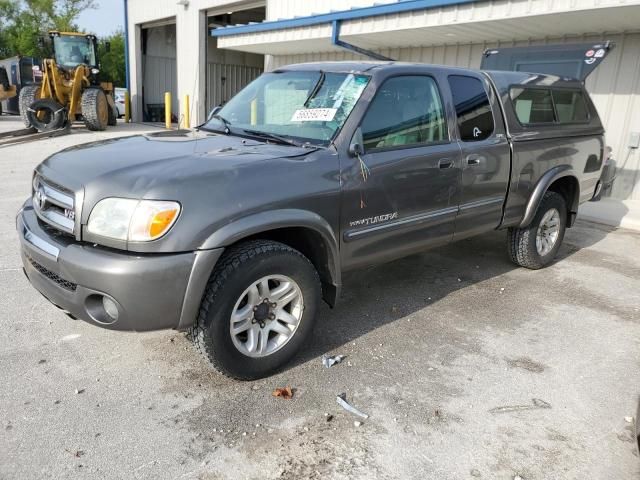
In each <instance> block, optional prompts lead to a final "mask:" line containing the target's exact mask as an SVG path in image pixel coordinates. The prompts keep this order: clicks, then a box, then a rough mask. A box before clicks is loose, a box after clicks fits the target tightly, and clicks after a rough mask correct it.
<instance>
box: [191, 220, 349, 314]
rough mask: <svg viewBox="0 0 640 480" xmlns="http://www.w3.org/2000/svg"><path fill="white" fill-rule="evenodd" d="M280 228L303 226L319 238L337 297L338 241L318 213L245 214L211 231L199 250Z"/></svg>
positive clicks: (219, 246)
mask: <svg viewBox="0 0 640 480" xmlns="http://www.w3.org/2000/svg"><path fill="white" fill-rule="evenodd" d="M282 228H306V229H309V230H312V231H313V232H315V233H317V234H319V235H320V236H321V237H322V239H323V242H324V244H325V246H326V248H327V257H328V258H327V263H328V265H327V269H328V273H329V275H330V277H331V283H332V284H333V285H334V286H335V287H336V289H335V294H334V295H333V296H335V297H337V295H338V294H339V289H340V285H341V281H340V255H339V250H338V240H337V238H336V235H335V232H334V230H333V228H331V225H329V223H328V222H327V221H326V220H325V219H324V218H323V217H321V216H320V215H318V214H317V213H314V212H311V211H308V210H300V209H292V208H288V209H278V210H270V211H266V212H260V213H255V214H252V215H248V216H246V217H243V218H241V219H239V220H235V221H233V222H231V223H229V224H227V225H225V226H223V227H221V228H219V229H218V230H216V231H215V232H213V233H212V234H211V235H210V236H209V237H208V238H207V239H206V240H205V241H204V242H203V243H202V245H201V246H200V247H199V250H211V249H219V248H224V247H228V246H229V245H233V244H234V243H236V242H238V241H240V240H242V239H244V238H248V237H251V236H253V235H257V234H260V233H264V232H269V231H271V230H277V229H282ZM334 301H335V299H334ZM330 303H333V301H331V302H330Z"/></svg>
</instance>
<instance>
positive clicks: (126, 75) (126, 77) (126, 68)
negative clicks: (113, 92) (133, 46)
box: [124, 0, 130, 91]
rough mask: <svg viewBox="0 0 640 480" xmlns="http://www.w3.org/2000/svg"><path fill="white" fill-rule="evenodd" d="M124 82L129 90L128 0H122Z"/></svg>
mask: <svg viewBox="0 0 640 480" xmlns="http://www.w3.org/2000/svg"><path fill="white" fill-rule="evenodd" d="M124 82H125V87H126V89H127V91H129V87H130V85H129V2H128V0H124Z"/></svg>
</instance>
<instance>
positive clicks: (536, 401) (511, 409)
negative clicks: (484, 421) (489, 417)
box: [489, 398, 551, 413]
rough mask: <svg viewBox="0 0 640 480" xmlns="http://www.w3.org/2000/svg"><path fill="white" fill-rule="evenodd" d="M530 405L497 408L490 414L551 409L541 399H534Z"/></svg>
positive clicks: (490, 411) (548, 404) (549, 405)
mask: <svg viewBox="0 0 640 480" xmlns="http://www.w3.org/2000/svg"><path fill="white" fill-rule="evenodd" d="M531 402H532V404H530V405H506V406H504V407H495V408H492V409H491V410H489V413H507V412H519V411H522V410H537V409H540V408H551V404H550V403H548V402H545V401H544V400H541V399H539V398H533V399H532V400H531Z"/></svg>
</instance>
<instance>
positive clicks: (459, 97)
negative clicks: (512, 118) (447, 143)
mask: <svg viewBox="0 0 640 480" xmlns="http://www.w3.org/2000/svg"><path fill="white" fill-rule="evenodd" d="M449 86H450V87H451V94H452V96H453V103H454V104H455V107H456V116H457V121H458V131H459V132H460V139H461V140H462V141H463V142H477V141H480V140H485V139H487V138H489V137H490V136H491V134H492V133H493V127H494V124H493V113H492V112H491V104H490V103H489V97H488V96H487V91H486V90H485V88H484V85H483V84H482V81H481V80H480V79H478V78H475V77H467V76H465V75H451V76H449Z"/></svg>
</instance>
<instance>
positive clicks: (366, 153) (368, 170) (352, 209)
mask: <svg viewBox="0 0 640 480" xmlns="http://www.w3.org/2000/svg"><path fill="white" fill-rule="evenodd" d="M447 125H448V122H447V116H446V112H445V107H444V102H443V100H442V96H441V94H440V90H439V87H438V83H437V81H436V79H435V78H434V77H432V76H428V75H406V76H396V77H391V78H388V79H387V80H386V81H385V82H384V83H383V84H382V85H381V86H380V87H379V88H378V91H377V92H376V95H375V97H374V98H373V100H372V101H371V104H370V105H369V108H368V110H367V112H366V113H365V115H364V117H363V119H362V122H361V124H360V127H359V130H358V131H357V134H359V133H360V132H361V133H362V139H361V140H360V141H361V145H362V147H363V150H362V152H361V153H360V154H359V155H355V156H354V157H348V158H347V159H346V160H345V163H344V164H343V194H342V210H341V211H342V214H341V232H342V237H341V241H342V248H341V250H342V256H343V258H342V261H343V266H344V267H345V268H355V267H361V266H366V265H371V264H376V263H380V262H381V261H385V260H391V259H393V258H398V257H401V256H404V255H407V254H410V253H412V252H415V251H419V250H421V249H424V248H425V247H427V246H434V245H439V244H444V243H447V242H449V241H451V239H452V237H453V232H454V224H455V218H456V213H457V210H458V204H459V184H460V173H461V171H460V165H461V164H460V161H461V160H460V156H461V154H460V147H459V145H458V144H457V142H452V141H451V139H450V137H449V132H448V127H447Z"/></svg>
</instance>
